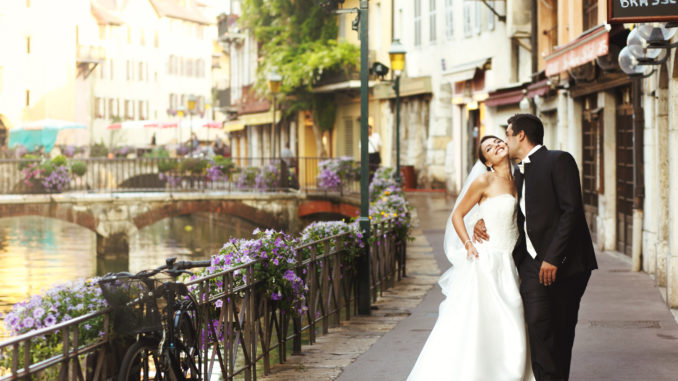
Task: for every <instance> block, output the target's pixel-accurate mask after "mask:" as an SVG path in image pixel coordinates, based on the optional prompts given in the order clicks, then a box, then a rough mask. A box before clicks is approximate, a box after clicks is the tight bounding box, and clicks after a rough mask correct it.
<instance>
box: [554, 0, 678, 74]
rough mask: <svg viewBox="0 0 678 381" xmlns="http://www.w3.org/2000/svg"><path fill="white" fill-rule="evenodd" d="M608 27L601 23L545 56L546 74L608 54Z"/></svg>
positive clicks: (555, 72)
mask: <svg viewBox="0 0 678 381" xmlns="http://www.w3.org/2000/svg"><path fill="white" fill-rule="evenodd" d="M674 1H678V0H674ZM608 27H609V25H601V26H600V27H599V28H597V29H595V30H593V31H591V32H589V33H587V34H585V35H583V36H581V37H579V38H577V39H576V40H574V41H572V42H570V43H569V44H567V45H565V46H562V47H558V48H556V49H555V50H554V52H553V53H551V54H549V55H547V56H545V57H544V61H545V62H546V70H545V71H546V75H547V76H552V75H556V74H558V73H562V72H564V71H565V70H567V69H571V68H573V67H576V66H579V65H583V64H585V63H587V62H589V61H592V60H594V59H595V58H596V57H600V56H604V55H606V54H607V52H608V48H609V33H608V32H609V28H608Z"/></svg>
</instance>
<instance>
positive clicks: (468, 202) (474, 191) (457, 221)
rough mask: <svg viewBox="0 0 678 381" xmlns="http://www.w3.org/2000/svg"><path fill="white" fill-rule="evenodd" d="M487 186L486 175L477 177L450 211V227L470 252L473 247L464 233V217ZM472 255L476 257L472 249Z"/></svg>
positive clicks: (465, 232) (476, 254) (487, 179)
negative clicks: (452, 227)
mask: <svg viewBox="0 0 678 381" xmlns="http://www.w3.org/2000/svg"><path fill="white" fill-rule="evenodd" d="M488 184H489V178H488V176H486V175H481V176H479V177H478V178H477V179H476V180H475V181H473V183H471V186H470V187H469V188H468V191H467V192H466V194H465V195H464V198H462V199H461V201H459V204H457V207H456V208H454V211H452V226H454V230H455V231H456V232H457V235H458V236H459V239H460V240H461V242H463V243H464V249H467V250H470V248H472V247H473V242H471V239H470V237H469V235H468V232H467V231H466V225H465V224H464V217H465V216H466V214H468V212H469V211H470V210H471V209H472V208H473V206H475V205H476V204H477V203H478V202H479V201H480V199H481V198H482V196H483V193H484V192H485V189H487V186H488ZM473 255H475V256H476V257H477V256H478V253H477V252H475V248H474V249H473Z"/></svg>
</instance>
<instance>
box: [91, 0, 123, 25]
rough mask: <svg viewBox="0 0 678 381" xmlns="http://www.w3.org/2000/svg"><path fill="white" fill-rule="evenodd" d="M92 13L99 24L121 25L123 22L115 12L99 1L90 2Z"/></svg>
mask: <svg viewBox="0 0 678 381" xmlns="http://www.w3.org/2000/svg"><path fill="white" fill-rule="evenodd" d="M90 5H91V11H92V15H93V16H94V18H95V19H97V23H98V24H100V25H122V24H124V23H125V22H124V21H123V20H122V18H121V17H120V16H119V15H118V14H117V12H115V11H113V10H112V9H110V8H108V7H107V6H106V5H104V4H101V3H100V2H99V1H96V0H92V1H91V2H90Z"/></svg>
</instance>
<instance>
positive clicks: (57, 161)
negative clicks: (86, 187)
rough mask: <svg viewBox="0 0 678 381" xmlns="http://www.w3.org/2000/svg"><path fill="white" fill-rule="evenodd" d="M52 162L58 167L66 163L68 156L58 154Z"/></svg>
mask: <svg viewBox="0 0 678 381" xmlns="http://www.w3.org/2000/svg"><path fill="white" fill-rule="evenodd" d="M52 164H54V165H55V166H57V167H60V166H62V165H66V156H64V155H58V156H56V157H55V158H54V159H52Z"/></svg>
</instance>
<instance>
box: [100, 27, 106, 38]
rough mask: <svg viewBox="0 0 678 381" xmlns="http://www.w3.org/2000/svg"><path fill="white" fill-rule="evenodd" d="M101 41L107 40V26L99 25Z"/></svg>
mask: <svg viewBox="0 0 678 381" xmlns="http://www.w3.org/2000/svg"><path fill="white" fill-rule="evenodd" d="M99 39H100V40H105V39H106V25H99Z"/></svg>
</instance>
